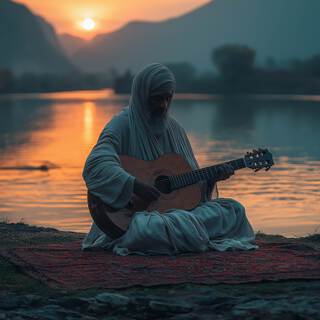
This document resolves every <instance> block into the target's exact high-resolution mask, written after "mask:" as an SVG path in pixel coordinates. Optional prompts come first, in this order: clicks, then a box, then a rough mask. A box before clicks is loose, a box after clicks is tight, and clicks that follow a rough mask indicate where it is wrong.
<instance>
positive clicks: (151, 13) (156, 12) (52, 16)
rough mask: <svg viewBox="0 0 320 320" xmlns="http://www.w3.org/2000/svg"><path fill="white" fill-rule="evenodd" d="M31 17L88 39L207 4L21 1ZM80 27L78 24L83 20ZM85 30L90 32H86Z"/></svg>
mask: <svg viewBox="0 0 320 320" xmlns="http://www.w3.org/2000/svg"><path fill="white" fill-rule="evenodd" d="M17 2H19V3H22V4H24V5H26V6H27V7H28V8H29V9H30V10H31V11H32V12H33V13H34V14H36V15H40V16H42V17H43V18H45V19H46V20H47V21H48V22H49V23H51V24H52V25H53V26H54V27H55V29H56V31H57V33H69V34H72V35H75V36H78V37H83V38H90V37H94V36H95V35H97V34H100V33H107V32H110V31H114V30H116V29H118V28H120V27H122V26H123V25H125V24H126V23H128V22H130V21H134V20H147V21H160V20H164V19H168V18H171V17H176V16H179V15H181V14H184V13H186V12H188V11H191V10H193V9H195V8H197V7H199V6H201V5H203V4H205V3H208V2H210V1H209V0H163V1H159V2H157V3H154V2H151V1H147V0H126V1H124V0H118V1H105V0H91V1H87V0H69V1H68V0H67V1H65V0H56V1H41V0H21V1H19V0H18V1H17ZM89 18H90V19H92V21H93V22H94V23H95V24H96V26H95V27H92V26H93V23H92V22H88V21H87V22H86V26H87V27H88V28H87V27H83V25H82V24H81V22H83V21H84V20H85V19H89ZM88 30H89V31H90V32H88Z"/></svg>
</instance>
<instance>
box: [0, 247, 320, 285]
mask: <svg viewBox="0 0 320 320" xmlns="http://www.w3.org/2000/svg"><path fill="white" fill-rule="evenodd" d="M257 244H258V245H259V246H260V248H259V249H258V250H252V251H227V252H217V251H209V252H205V253H200V254H184V255H179V256H175V257H169V256H147V257H146V256H133V255H132V256H125V257H121V256H116V255H114V254H112V253H111V252H108V251H103V250H99V251H85V252H83V251H81V250H80V242H79V241H77V242H68V243H64V244H47V245H39V246H33V247H19V248H14V249H12V248H11V249H10V250H4V249H2V250H1V251H0V254H1V255H2V256H4V257H5V258H7V259H8V260H9V261H11V262H12V263H13V264H15V265H16V266H18V267H19V268H20V270H21V271H23V272H24V273H26V274H28V275H30V276H32V277H33V278H35V279H39V280H41V281H42V282H44V283H46V284H47V285H49V286H50V287H58V288H65V289H71V290H76V289H88V288H106V289H111V288H126V287H131V286H136V285H140V286H155V285H164V284H179V283H195V284H218V283H228V284H239V283H249V282H261V281H266V280H268V281H279V280H288V279H320V252H319V251H315V250H313V249H311V248H309V247H307V246H304V245H300V244H297V243H267V242H262V241H257Z"/></svg>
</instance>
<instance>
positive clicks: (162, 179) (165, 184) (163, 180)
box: [154, 176, 171, 194]
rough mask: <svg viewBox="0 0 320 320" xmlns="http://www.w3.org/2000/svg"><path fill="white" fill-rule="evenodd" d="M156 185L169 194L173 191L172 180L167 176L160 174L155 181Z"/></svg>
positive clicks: (162, 191)
mask: <svg viewBox="0 0 320 320" xmlns="http://www.w3.org/2000/svg"><path fill="white" fill-rule="evenodd" d="M154 186H155V187H156V188H157V189H158V190H159V191H160V192H161V193H165V194H168V193H170V192H171V187H170V181H169V178H168V177H167V176H159V177H157V178H156V180H155V181H154Z"/></svg>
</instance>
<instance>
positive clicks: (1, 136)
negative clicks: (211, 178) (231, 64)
mask: <svg viewBox="0 0 320 320" xmlns="http://www.w3.org/2000/svg"><path fill="white" fill-rule="evenodd" d="M319 101H320V97H319V98H313V99H310V98H308V97H300V98H299V99H297V98H295V97H288V98H287V99H277V98H272V97H267V99H264V100H258V99H253V98H251V99H250V100H249V99H247V100H244V99H242V100H240V99H238V100H223V99H218V98H216V99H208V98H206V97H194V96H188V97H180V98H179V99H176V100H175V101H174V103H173V105H172V107H171V110H172V111H171V114H172V115H173V116H174V117H175V118H176V119H177V120H178V121H179V122H180V123H181V124H182V125H183V126H184V128H185V129H186V131H187V133H188V136H189V138H190V140H191V143H192V146H193V148H194V151H195V154H196V157H197V159H198V161H199V163H200V165H201V166H209V165H212V164H214V163H218V162H222V161H227V160H232V159H235V158H238V157H242V156H243V155H244V153H245V152H246V151H249V150H251V149H252V148H255V147H268V148H269V149H270V151H271V152H272V153H273V154H274V159H275V162H276V165H275V166H274V167H273V168H272V169H271V170H270V171H268V172H258V173H254V172H253V171H251V170H249V169H243V170H240V171H237V172H236V174H235V175H234V176H233V177H232V178H231V179H229V180H228V181H225V182H221V183H220V185H219V190H220V196H222V197H232V198H235V199H237V200H238V201H240V202H241V203H243V204H244V206H245V207H246V208H247V215H248V217H249V220H250V221H251V223H252V225H253V227H254V229H255V230H256V231H257V230H260V231H263V232H266V233H277V234H283V235H290V236H299V235H305V234H308V233H313V232H315V231H318V232H319V231H320V227H319V226H320V215H319V214H320V204H319V200H320V192H319V187H320V170H319V165H320V148H319V147H320V142H319V141H320V125H319V123H320V102H319ZM126 103H127V97H117V96H114V95H112V93H111V92H108V91H90V92H72V93H54V94H35V95H14V96H6V97H5V96H2V97H0V161H1V163H0V167H2V168H3V167H5V166H21V165H39V164H43V163H49V165H50V166H52V167H53V169H52V170H49V171H48V172H41V171H30V170H29V171H26V170H24V171H22V170H3V169H0V219H8V220H9V221H12V222H15V221H20V220H21V219H22V220H23V221H24V222H26V223H31V224H36V225H43V226H52V227H56V228H58V229H63V230H73V231H82V232H85V231H87V230H88V228H89V226H90V224H91V218H90V215H89V213H88V209H87V204H86V189H85V185H84V183H83V181H82V178H81V172H82V167H83V164H84V161H85V159H86V157H87V155H88V153H89V152H90V150H91V148H92V147H93V145H94V143H95V142H96V140H97V138H98V135H99V133H100V131H101V130H102V128H103V127H104V125H105V123H106V122H108V121H109V120H110V119H111V118H112V116H113V115H114V114H116V113H117V112H119V111H120V110H121V108H122V107H123V106H125V104H126Z"/></svg>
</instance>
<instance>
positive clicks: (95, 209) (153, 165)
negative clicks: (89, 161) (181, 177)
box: [88, 153, 201, 238]
mask: <svg viewBox="0 0 320 320" xmlns="http://www.w3.org/2000/svg"><path fill="white" fill-rule="evenodd" d="M120 161H121V166H122V168H123V169H124V170H125V171H127V172H128V173H130V174H131V175H132V176H134V177H136V178H138V179H139V180H140V181H142V182H144V183H148V184H150V185H153V186H155V185H156V182H157V179H160V178H161V177H163V176H165V177H169V176H173V175H178V174H182V173H186V172H190V171H192V168H191V167H190V165H189V164H188V163H187V162H186V161H185V160H184V158H183V157H182V156H180V155H178V154H175V153H170V154H165V155H163V156H161V157H159V158H158V159H156V160H150V161H146V160H140V159H136V158H134V157H130V156H126V155H122V156H120ZM160 191H161V190H160ZM200 201H201V189H200V184H199V183H196V184H193V185H190V186H186V187H185V188H182V189H178V190H174V191H172V192H169V193H167V192H165V193H162V192H161V195H160V197H159V199H158V200H157V201H154V202H151V203H146V202H144V201H142V199H141V198H139V197H137V196H135V195H133V197H132V199H131V201H130V203H129V205H128V206H127V207H126V208H124V209H120V210H114V209H113V208H111V207H109V206H108V205H106V204H105V203H103V202H102V201H101V200H100V199H99V198H98V197H96V196H94V195H93V194H91V193H90V192H88V206H89V210H90V213H91V216H92V218H93V221H94V222H95V223H96V225H97V226H98V227H99V229H101V230H102V231H103V232H105V233H106V234H107V235H108V236H110V237H111V238H118V237H120V236H121V235H123V234H124V233H125V231H126V230H127V228H128V226H129V224H130V221H131V218H132V215H133V214H134V213H135V212H137V211H143V210H146V211H153V210H157V211H158V212H160V213H165V212H166V211H168V210H170V209H184V210H191V209H193V208H195V207H196V206H197V205H198V204H199V203H200Z"/></svg>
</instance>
